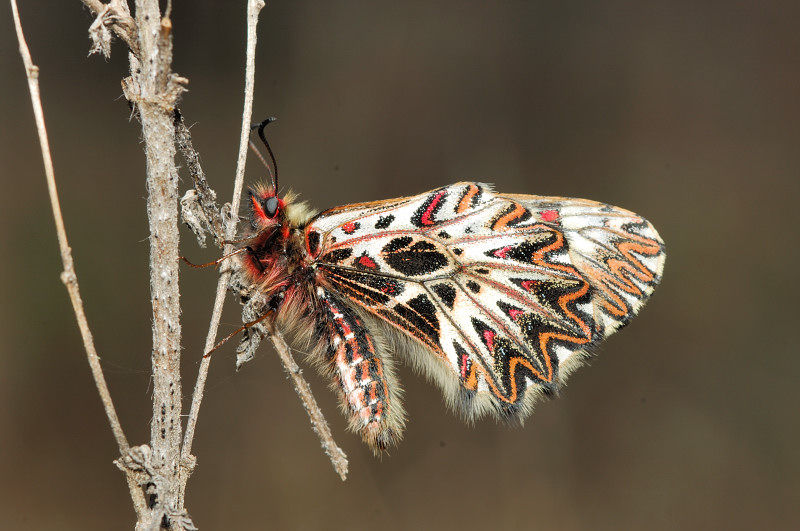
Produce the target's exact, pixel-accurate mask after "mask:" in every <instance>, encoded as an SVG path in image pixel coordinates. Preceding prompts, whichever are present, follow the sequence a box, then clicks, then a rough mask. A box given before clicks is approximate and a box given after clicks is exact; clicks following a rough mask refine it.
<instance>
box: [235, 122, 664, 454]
mask: <svg viewBox="0 0 800 531" xmlns="http://www.w3.org/2000/svg"><path fill="white" fill-rule="evenodd" d="M262 137H263V136H262ZM249 203H250V209H251V218H250V222H251V228H252V232H250V233H249V235H248V236H247V237H246V240H245V241H246V243H245V244H244V245H243V246H242V250H243V251H244V250H246V252H241V253H240V254H239V257H240V259H241V262H242V263H241V265H242V269H243V271H244V274H245V277H246V278H247V279H248V280H249V281H250V282H252V283H253V285H254V286H255V287H256V288H257V289H258V290H260V291H262V292H263V293H264V294H265V295H266V296H267V298H268V300H270V301H271V302H270V306H271V311H270V314H271V315H269V316H268V317H269V318H273V319H275V322H276V324H277V325H278V327H279V328H280V329H282V330H286V331H289V332H291V333H292V334H293V335H294V341H295V344H297V345H300V346H301V348H303V349H304V350H307V351H309V352H311V354H310V355H311V357H312V358H313V359H314V360H315V361H316V363H317V364H318V365H319V366H320V367H321V368H322V372H323V373H324V374H326V375H327V376H329V377H330V378H331V380H332V381H333V386H334V388H335V389H336V390H337V393H338V395H339V398H340V400H341V407H342V410H343V411H344V413H345V415H346V416H347V417H348V418H349V423H350V428H351V429H352V430H354V431H356V432H358V433H360V434H361V437H362V438H363V439H364V441H365V442H366V443H367V444H368V445H369V446H370V447H371V448H372V449H373V450H374V451H376V452H378V451H380V450H383V449H385V448H387V447H389V446H391V445H394V444H396V443H397V442H398V440H399V439H400V437H401V435H402V432H403V427H404V425H405V413H404V411H403V406H402V404H401V397H402V391H401V387H400V384H399V382H398V378H397V374H396V370H395V362H394V359H395V358H400V359H403V360H405V361H408V362H410V363H411V364H412V365H413V366H414V367H417V368H419V369H421V370H422V372H424V373H426V374H427V375H428V376H429V377H430V379H432V380H433V381H435V382H436V383H437V384H438V385H439V386H440V387H441V389H442V391H443V393H444V395H445V397H446V400H447V402H448V404H449V405H450V406H451V408H452V409H454V410H456V411H459V412H460V413H461V414H462V415H463V416H464V417H465V418H466V419H469V420H472V419H476V418H478V417H481V416H484V415H487V414H494V415H496V416H499V417H501V418H505V419H519V420H521V419H523V418H525V417H526V416H527V415H529V414H530V413H531V411H532V410H533V406H534V403H535V402H536V400H537V399H538V398H540V397H542V396H547V395H553V394H554V393H555V392H556V391H557V389H558V386H559V384H561V383H562V382H564V380H565V378H566V377H567V375H568V374H569V373H570V372H572V371H573V370H574V369H575V368H577V367H578V366H579V365H580V364H581V362H582V361H583V360H584V359H586V358H587V357H588V355H589V354H590V353H591V352H592V350H593V348H594V347H595V346H596V345H597V344H598V343H600V342H601V341H602V340H603V339H604V338H606V337H608V336H609V335H610V334H612V333H613V332H614V331H616V330H617V329H619V328H621V327H622V326H623V325H625V324H626V323H627V322H628V321H629V320H630V319H631V318H632V317H633V316H634V315H636V313H638V311H639V310H640V309H641V307H642V306H643V305H644V303H645V301H646V300H647V298H648V297H649V296H650V294H651V293H652V292H653V290H654V288H655V286H656V285H657V284H658V283H659V281H660V280H661V273H662V270H663V267H664V258H665V251H664V244H663V242H662V240H661V238H660V237H659V235H658V233H657V232H656V230H655V229H654V228H653V226H652V225H651V224H650V223H649V222H648V221H646V220H645V219H643V218H642V217H640V216H638V215H636V214H634V213H633V212H629V211H627V210H623V209H621V208H617V207H614V206H610V205H607V204H604V203H598V202H595V201H589V200H585V199H571V198H564V197H543V196H535V195H513V194H501V193H496V192H494V191H493V190H492V188H491V187H490V186H489V185H486V184H481V183H476V182H461V183H456V184H452V185H449V186H444V187H442V188H437V189H436V190H432V191H430V192H426V193H423V194H420V195H416V196H412V197H404V198H400V199H389V200H384V201H375V202H369V203H357V204H352V205H346V206H341V207H336V208H332V209H329V210H326V211H324V212H321V213H319V214H314V213H313V212H312V211H311V210H310V209H309V208H308V207H307V206H306V205H305V204H302V203H300V204H298V203H296V202H295V201H294V197H293V196H292V194H291V193H289V194H286V196H284V197H279V196H278V192H277V185H276V183H275V180H274V179H273V182H272V184H270V185H264V186H260V187H257V188H255V189H253V190H251V191H250V193H249Z"/></svg>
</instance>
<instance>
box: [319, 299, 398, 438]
mask: <svg viewBox="0 0 800 531" xmlns="http://www.w3.org/2000/svg"><path fill="white" fill-rule="evenodd" d="M319 301H320V306H321V310H322V314H323V315H322V317H323V319H322V323H323V330H322V333H323V335H324V336H325V340H326V341H327V344H328V351H327V353H326V365H327V366H328V370H329V372H330V373H331V376H332V377H333V380H334V382H335V387H336V389H337V390H338V391H339V396H340V398H341V401H342V409H343V410H344V411H345V414H346V415H347V416H348V417H349V418H350V428H351V429H352V430H353V431H357V432H359V433H360V434H361V437H362V438H363V439H364V442H366V443H367V444H368V445H369V446H370V447H371V448H372V449H373V451H375V452H376V453H378V452H379V451H381V450H385V449H386V448H387V447H389V446H392V445H394V444H396V443H397V442H398V440H399V438H400V435H401V431H402V428H403V425H404V424H405V418H404V413H403V410H402V406H401V405H400V402H399V397H398V396H397V393H398V391H399V390H397V389H396V388H394V387H393V386H391V385H390V384H391V383H393V381H394V378H393V376H392V374H391V367H387V364H386V363H384V361H383V360H382V359H381V358H380V357H379V355H378V354H376V350H375V341H374V339H373V337H372V335H371V334H370V333H369V330H367V328H366V327H365V326H364V324H363V323H362V321H361V319H360V318H359V317H358V316H357V315H356V314H355V312H353V310H351V309H350V308H349V307H348V306H347V305H345V304H343V303H342V302H341V301H339V300H337V299H336V298H334V297H332V296H330V295H329V294H326V293H324V292H321V293H320V294H319Z"/></svg>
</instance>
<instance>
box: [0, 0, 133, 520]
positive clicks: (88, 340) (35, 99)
mask: <svg viewBox="0 0 800 531" xmlns="http://www.w3.org/2000/svg"><path fill="white" fill-rule="evenodd" d="M11 10H12V12H13V16H14V26H15V28H16V31H17V40H18V41H19V50H20V55H22V61H23V64H24V65H25V72H26V75H27V78H28V90H29V91H30V94H31V104H32V105H33V114H34V117H35V121H36V130H37V131H38V134H39V144H40V146H41V150H42V160H43V162H44V171H45V177H46V179H47V190H48V193H49V195H50V206H51V208H52V211H53V218H54V219H55V224H56V235H57V237H58V245H59V249H60V251H61V262H62V264H63V266H64V271H63V272H62V273H61V281H62V282H63V283H64V285H65V286H66V288H67V292H68V293H69V298H70V301H71V303H72V309H73V311H74V312H75V318H76V320H77V321H78V328H79V329H80V331H81V338H82V339H83V346H84V349H85V350H86V357H87V359H88V361H89V367H90V369H91V371H92V378H94V382H95V385H96V386H97V392H98V393H99V394H100V400H101V401H102V402H103V408H104V409H105V412H106V417H108V422H109V424H110V425H111V431H112V432H113V434H114V438H115V439H116V441H117V447H118V448H119V452H120V454H121V455H123V456H124V455H126V454H128V451H129V450H130V445H129V444H128V439H127V437H125V433H124V432H123V430H122V425H121V424H120V422H119V417H118V416H117V411H116V409H115V408H114V402H113V401H112V399H111V393H110V392H109V390H108V384H107V383H106V379H105V376H104V375H103V368H102V367H101V366H100V357H99V356H98V355H97V351H96V350H95V347H94V338H93V337H92V332H91V330H90V329H89V322H88V321H87V319H86V313H85V312H84V309H83V300H82V299H81V292H80V286H79V285H78V276H77V275H76V274H75V266H74V263H73V260H72V249H71V248H70V246H69V241H68V240H67V231H66V228H65V227H64V218H63V216H62V215H61V203H60V201H59V198H58V189H57V187H56V177H55V170H54V168H53V159H52V157H51V156H50V141H49V140H48V136H47V127H46V125H45V121H44V110H43V109H42V100H41V94H40V92H39V67H37V66H36V65H35V64H33V59H32V58H31V54H30V50H29V49H28V44H27V43H26V41H25V35H24V34H23V32H22V23H21V22H20V19H19V11H18V9H17V2H16V0H11ZM127 479H128V487H129V489H130V492H131V499H132V500H133V503H134V508H135V510H136V513H137V515H139V514H142V513H143V512H144V510H145V499H144V494H143V492H142V490H141V489H140V488H139V485H138V484H137V481H136V480H135V478H134V477H133V475H131V474H127Z"/></svg>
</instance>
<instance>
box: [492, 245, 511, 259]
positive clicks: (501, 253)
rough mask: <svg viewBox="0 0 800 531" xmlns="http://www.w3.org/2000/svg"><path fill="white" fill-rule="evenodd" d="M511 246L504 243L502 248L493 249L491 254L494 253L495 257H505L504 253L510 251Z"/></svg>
mask: <svg viewBox="0 0 800 531" xmlns="http://www.w3.org/2000/svg"><path fill="white" fill-rule="evenodd" d="M511 249H512V247H511V246H510V245H506V246H505V247H503V248H502V249H497V250H495V251H494V252H493V253H492V254H493V255H495V256H496V257H497V258H503V259H505V258H506V254H507V253H508V251H510V250H511Z"/></svg>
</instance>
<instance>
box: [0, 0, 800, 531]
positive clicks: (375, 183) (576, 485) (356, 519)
mask: <svg viewBox="0 0 800 531" xmlns="http://www.w3.org/2000/svg"><path fill="white" fill-rule="evenodd" d="M332 4H333V3H323V2H302V1H296V2H274V1H273V2H269V3H268V6H267V8H266V9H265V10H264V12H263V15H262V20H261V25H260V28H259V30H260V31H259V51H258V57H257V65H258V72H257V81H256V94H257V101H256V105H255V110H254V117H255V118H262V117H266V116H270V115H275V116H278V117H279V121H278V122H277V123H276V124H274V125H272V126H271V127H270V129H269V135H270V139H271V142H272V146H273V148H274V150H275V151H276V153H277V156H278V160H279V164H280V170H281V176H282V184H283V185H284V187H288V186H291V187H292V188H294V189H295V190H297V191H299V192H301V194H302V197H303V198H304V199H307V200H309V201H310V202H311V203H313V204H314V205H315V206H317V207H318V208H326V207H330V206H334V205H339V204H345V203H350V202H356V201H364V200H371V199H380V198H390V197H396V196H400V195H406V194H416V193H420V192H422V191H425V190H427V189H430V188H432V187H434V186H438V185H442V184H446V183H450V182H454V181H457V180H464V179H475V180H482V181H487V182H493V183H495V184H496V185H497V188H498V189H499V190H502V191H506V192H514V193H533V194H542V195H565V196H576V197H587V198H592V199H597V200H601V201H606V202H609V203H612V204H615V205H619V206H623V207H626V208H630V209H633V210H635V211H636V212H639V213H641V214H643V215H644V216H646V217H647V218H648V219H650V220H651V221H652V222H653V223H654V224H655V225H656V227H657V228H658V230H659V231H660V232H661V235H662V236H663V237H664V239H665V241H666V242H667V249H668V260H667V267H666V271H665V278H664V282H663V285H662V286H661V287H660V288H659V289H658V290H657V291H656V293H655V296H654V297H653V300H652V301H651V303H650V304H649V305H648V307H646V308H645V310H644V311H643V312H642V315H641V316H640V317H638V318H637V319H636V320H635V321H634V322H633V323H632V326H630V327H629V328H627V329H626V330H624V332H623V333H620V334H619V335H617V336H614V337H613V338H611V339H610V340H609V341H608V342H607V343H606V344H605V346H604V348H603V349H602V351H601V353H600V356H599V357H597V358H596V359H595V361H594V362H593V363H592V366H591V367H586V368H583V369H582V370H580V371H578V373H576V374H575V375H574V376H573V377H572V378H571V380H570V385H569V386H568V388H567V389H566V390H565V392H564V393H563V396H562V397H561V398H559V399H558V400H554V401H550V402H548V403H544V404H541V405H540V406H539V408H538V410H537V412H536V413H535V414H534V416H533V417H532V418H531V419H530V420H529V421H528V422H527V424H526V426H525V427H524V428H523V429H512V428H508V427H506V426H503V425H498V424H495V423H494V422H493V421H491V420H486V421H483V422H480V423H479V424H477V425H475V426H467V425H464V424H463V423H462V422H461V421H460V420H459V419H458V418H457V417H456V416H455V415H453V414H452V413H451V412H449V411H448V410H447V409H446V407H445V405H444V404H443V401H442V399H441V396H440V393H439V391H438V389H436V388H435V387H433V386H432V385H429V384H428V383H427V382H426V381H425V380H424V378H422V377H421V376H419V375H416V374H414V373H413V372H412V371H411V370H410V369H409V370H403V371H402V373H401V377H402V379H403V382H404V383H405V387H406V390H407V393H406V395H407V400H406V401H407V408H408V411H409V415H410V423H409V427H408V431H407V434H406V437H405V440H404V441H403V443H402V445H401V446H400V447H399V448H397V449H396V450H394V451H393V452H392V454H391V456H390V457H387V458H384V459H383V460H382V461H381V460H378V459H375V458H374V457H373V456H372V455H371V453H370V452H369V450H368V449H367V448H366V447H365V446H364V445H362V444H361V442H360V440H359V438H358V437H357V436H355V435H352V434H349V433H346V432H345V431H344V426H345V421H344V420H343V418H342V417H341V416H340V415H339V413H338V410H337V407H336V404H335V401H334V399H333V396H332V395H331V393H330V392H329V391H328V389H327V386H326V384H325V382H323V381H321V380H320V379H319V378H318V377H317V376H316V374H314V372H313V371H311V370H309V371H307V372H306V374H307V375H308V376H309V378H310V379H311V382H312V385H313V386H314V388H315V389H316V394H317V398H318V400H319V402H320V403H321V406H322V408H323V409H324V411H325V412H326V414H327V416H328V419H329V421H330V422H331V424H332V427H333V430H334V433H335V435H336V437H337V440H338V442H339V443H340V444H341V445H342V446H343V447H344V449H345V450H346V451H347V453H348V455H349V457H350V464H351V472H350V479H349V480H348V481H347V482H345V483H342V482H341V481H340V480H339V479H338V478H337V476H336V475H335V474H334V473H333V471H332V469H331V466H330V464H329V463H328V460H327V458H326V457H325V456H324V455H323V453H322V452H321V451H320V449H319V445H318V442H317V439H316V437H315V435H314V434H313V433H312V432H311V430H310V428H309V425H308V421H307V419H306V414H305V412H304V411H303V409H302V407H301V406H300V403H299V401H298V400H297V399H296V397H295V394H294V391H293V390H292V388H291V386H290V384H289V383H288V382H287V381H286V380H285V377H284V374H283V371H282V369H281V366H280V364H279V362H278V361H277V359H276V357H275V356H274V354H273V352H272V351H270V350H269V349H267V348H264V349H262V351H261V352H260V356H259V357H258V358H257V359H256V360H255V361H254V362H252V363H250V364H248V365H246V366H245V368H244V369H243V370H242V371H241V372H240V373H238V374H237V373H235V371H234V362H233V355H232V352H233V345H228V346H226V347H225V348H224V349H222V350H221V351H220V352H218V353H217V354H215V358H214V362H213V364H212V371H211V376H210V380H209V387H208V392H207V394H206V399H205V402H204V405H203V409H202V411H201V417H200V422H199V426H198V434H197V439H196V442H195V446H194V453H195V455H197V457H198V467H197V469H196V472H195V474H194V476H193V477H192V479H191V481H190V485H189V490H188V493H187V496H188V501H187V507H188V509H189V511H190V512H191V514H192V516H193V517H194V521H195V523H196V524H198V525H199V526H200V528H201V529H234V528H236V529H266V528H271V529H345V528H367V527H371V528H380V529H387V530H390V529H477V528H488V529H568V530H572V529H753V528H772V529H790V528H797V527H796V526H797V525H798V522H800V509H798V500H800V480H798V475H799V474H800V457H798V455H799V454H800V452H798V442H797V441H798V435H800V430H798V397H800V393H799V392H798V369H800V357H798V345H797V341H796V334H797V326H798V325H797V319H798V314H799V313H800V312H798V295H799V293H798V279H797V269H798V231H797V228H796V227H797V214H798V206H797V199H798V191H799V190H800V186H799V185H798V168H800V112H799V111H800V97H799V95H800V30H798V28H800V3H797V2H796V1H794V2H777V1H772V2H761V3H758V4H759V5H758V7H753V6H752V5H750V4H755V3H754V2H696V1H689V0H687V1H653V2H634V1H630V2H624V1H611V2H572V3H569V5H567V3H564V2H539V1H536V2H492V3H488V2H393V3H389V2H367V1H363V2H337V3H335V5H332ZM21 9H22V17H23V23H24V25H25V29H26V31H27V37H28V41H29V44H30V47H31V50H32V53H33V55H34V61H35V62H36V63H37V64H38V65H39V66H40V67H41V84H42V92H43V97H44V107H45V113H46V117H47V120H48V125H49V131H50V135H51V141H52V149H53V155H54V161H55V165H56V172H57V177H58V183H59V186H60V192H61V198H62V204H63V208H64V216H65V221H66V225H67V230H68V233H69V236H70V242H71V244H72V247H73V252H74V257H75V261H76V268H77V272H78V275H79V278H80V282H81V287H82V290H83V298H84V300H85V302H86V306H87V312H88V317H89V320H90V324H91V326H92V328H93V332H94V334H95V339H96V343H97V348H98V350H99V352H100V354H101V356H102V358H103V364H104V367H105V370H106V376H107V377H108V380H109V384H110V386H111V390H112V393H113V396H114V398H115V399H116V403H117V407H118V411H119V414H120V416H121V419H122V422H123V424H124V427H125V429H126V432H127V435H128V437H129V438H130V440H131V442H132V443H133V444H141V443H144V442H146V441H147V440H148V439H149V427H148V421H149V418H150V412H151V409H150V408H151V405H150V402H149V393H150V391H151V389H150V381H149V363H150V360H149V348H150V333H151V332H150V316H149V307H150V304H149V299H148V272H147V262H148V245H147V234H148V232H147V223H146V218H145V212H144V206H145V202H144V195H145V189H144V179H143V176H144V157H143V153H142V146H141V144H140V142H139V134H140V128H139V125H138V124H137V123H129V121H128V118H129V111H128V108H127V106H126V102H125V101H124V99H123V98H122V96H121V89H120V85H119V82H120V79H121V78H122V77H123V76H124V75H126V65H127V60H126V54H125V50H124V48H123V46H121V45H119V44H116V45H115V47H114V50H113V54H114V55H113V57H112V59H111V60H110V61H104V60H103V59H101V58H98V57H96V56H95V57H90V58H88V59H87V58H86V54H87V52H88V48H89V40H88V38H87V28H88V26H89V24H90V23H91V21H92V19H91V17H90V16H89V14H88V12H87V11H86V10H85V9H84V8H82V6H81V5H80V3H79V2H77V1H76V2H42V1H39V2H33V1H26V2H23V5H22V6H21ZM243 21H244V1H239V2H229V3H223V2H209V1H202V2H201V1H196V2H176V3H175V8H174V16H173V23H174V28H175V29H174V35H175V62H174V65H175V71H176V72H178V73H180V74H181V75H184V76H186V77H188V78H189V79H190V80H191V83H190V85H189V89H190V92H188V93H187V94H186V95H185V98H184V101H183V103H182V110H183V112H184V115H185V117H186V119H187V121H188V122H189V123H190V124H192V125H193V129H192V132H193V135H194V140H195V144H196V146H197V148H198V149H199V151H200V153H201V155H202V161H203V163H204V168H205V170H206V172H207V174H208V175H209V176H210V181H211V183H212V185H213V186H214V187H216V189H217V191H218V193H219V194H220V196H221V197H222V198H225V200H229V197H228V196H229V194H230V191H231V190H232V186H233V172H234V166H235V160H236V150H237V141H238V132H239V116H240V113H241V100H242V96H241V95H242V90H243V64H244V57H243V50H244V38H245V31H244V22H243ZM0 28H2V31H0V61H2V64H1V65H0V68H1V70H0V72H2V84H0V89H1V90H2V92H1V93H0V124H1V125H0V135H1V136H0V161H2V182H1V184H2V191H0V227H2V229H3V236H2V238H0V256H2V260H0V290H2V291H0V301H2V304H0V323H2V324H0V327H2V330H3V334H2V341H0V474H1V475H2V479H3V481H2V482H0V514H2V521H3V522H4V525H5V526H7V527H6V528H7V529H24V530H28V529H81V530H95V529H98V530H99V529H131V528H132V525H133V520H134V515H133V511H132V509H131V505H130V501H129V499H128V492H127V488H126V486H125V482H124V480H123V476H122V475H121V474H120V472H119V471H117V470H116V468H115V467H114V466H113V465H112V464H111V461H112V459H114V458H115V457H116V446H115V443H114V440H113V438H112V436H111V434H110V431H109V429H108V426H107V422H106V419H105V417H104V415H103V412H102V408H101V405H100V401H99V399H98V397H97V394H96V391H95V389H94V385H93V383H92V380H91V378H90V374H89V370H88V367H87V363H86V359H85V355H84V353H83V349H82V346H81V341H80V337H79V334H78V330H77V326H76V324H75V320H74V317H73V315H72V311H71V309H70V306H69V302H68V298H67V294H66V291H65V289H64V287H63V286H62V284H61V283H60V281H59V277H58V275H59V273H60V271H61V264H60V259H59V255H58V249H57V244H56V238H55V232H54V228H53V221H52V216H51V214H50V209H49V205H48V200H47V196H46V190H45V181H44V177H43V170H42V163H41V159H40V155H39V147H38V140H37V138H36V135H35V131H34V125H33V119H32V112H31V107H30V100H29V96H28V93H27V88H26V83H25V79H24V75H23V69H22V64H21V60H20V58H19V55H18V53H17V44H16V41H15V39H14V33H13V27H12V23H11V17H10V9H9V7H8V5H5V6H4V7H2V8H0ZM263 173H264V172H263V169H262V168H260V166H259V165H258V164H257V163H254V161H251V164H250V167H249V170H248V175H249V177H248V181H249V182H254V181H256V180H258V179H261V178H263ZM183 180H184V187H185V185H186V183H187V182H188V177H187V176H186V175H184V176H183ZM182 252H183V253H185V254H187V255H188V256H190V257H191V258H192V259H193V260H195V261H198V262H199V261H204V260H207V259H213V258H214V257H216V256H217V251H215V250H213V249H207V250H201V249H199V248H198V247H197V244H196V242H195V241H194V238H193V237H192V236H191V235H190V234H189V233H188V232H184V237H183V242H182ZM181 283H182V286H183V303H184V320H183V331H184V346H185V373H184V388H185V391H186V392H187V393H188V392H190V391H191V389H192V386H193V384H194V379H195V375H196V372H197V364H198V360H199V358H200V356H201V353H202V352H201V348H202V347H201V345H202V342H203V339H204V337H205V330H206V327H207V324H208V319H209V316H210V313H211V303H212V299H213V291H214V286H215V284H216V274H215V272H214V271H213V270H210V269H207V270H189V269H188V268H183V269H182V277H181ZM239 319H240V318H239V314H238V306H237V305H236V304H235V303H232V302H231V303H230V304H229V306H228V308H227V311H226V314H225V316H224V317H223V331H230V330H233V329H234V327H235V326H236V325H237V323H238V322H239ZM298 356H299V357H302V355H298ZM187 406H188V399H187Z"/></svg>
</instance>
